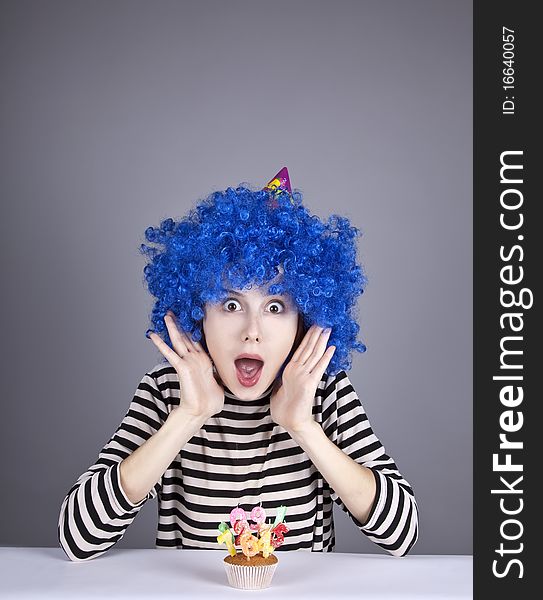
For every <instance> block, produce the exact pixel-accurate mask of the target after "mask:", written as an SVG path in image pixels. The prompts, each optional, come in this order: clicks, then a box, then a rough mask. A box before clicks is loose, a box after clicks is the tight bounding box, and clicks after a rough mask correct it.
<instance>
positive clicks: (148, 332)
mask: <svg viewBox="0 0 543 600" xmlns="http://www.w3.org/2000/svg"><path fill="white" fill-rule="evenodd" d="M151 333H154V331H153V330H152V329H148V330H147V331H146V332H145V337H146V338H147V339H148V340H150V339H151Z"/></svg>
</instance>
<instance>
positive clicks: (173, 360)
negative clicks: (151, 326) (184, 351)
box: [149, 333, 181, 368]
mask: <svg viewBox="0 0 543 600" xmlns="http://www.w3.org/2000/svg"><path fill="white" fill-rule="evenodd" d="M149 339H150V340H151V341H152V342H153V344H154V345H155V346H156V347H157V348H158V349H159V351H160V353H161V354H162V356H164V358H165V359H167V360H168V362H169V363H170V365H172V367H174V368H175V367H177V366H178V365H179V363H180V362H181V359H180V357H179V356H178V355H177V354H176V353H175V352H174V351H173V350H172V349H171V348H170V347H169V346H168V344H166V342H164V340H163V339H162V338H161V337H160V336H158V335H157V334H156V333H150V334H149Z"/></svg>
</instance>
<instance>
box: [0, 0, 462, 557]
mask: <svg viewBox="0 0 543 600" xmlns="http://www.w3.org/2000/svg"><path fill="white" fill-rule="evenodd" d="M0 44H1V48H0V60H1V81H2V84H1V92H0V94H1V107H2V109H1V110H2V114H1V123H2V126H1V127H2V130H1V132H0V133H1V140H2V141H1V152H2V155H1V169H2V173H1V178H0V185H1V186H2V187H1V194H2V236H1V238H2V252H1V256H2V287H3V291H2V295H1V297H2V333H3V338H2V339H3V343H2V362H1V364H2V388H3V399H2V435H1V436H0V440H1V448H0V450H1V454H0V456H1V457H2V472H1V476H2V481H1V484H2V494H1V495H0V503H1V509H0V520H1V537H0V544H2V545H7V546H10V545H11V546H56V545H57V534H56V527H57V519H58V513H59V509H60V504H61V502H62V499H63V497H64V495H65V494H66V493H67V491H68V489H69V488H70V487H71V485H72V484H73V483H74V482H75V480H76V479H77V477H78V476H79V475H80V474H81V473H82V472H83V471H84V470H86V469H87V467H88V466H89V465H90V464H92V463H93V462H94V461H95V460H96V457H97V454H98V452H99V450H100V449H101V447H102V446H103V444H105V443H106V441H107V440H108V439H109V437H110V436H111V435H112V433H113V431H114V430H115V428H116V427H117V425H118V423H119V422H120V421H121V419H122V417H123V416H124V414H125V412H126V410H127V408H128V404H129V402H130V400H131V398H132V395H133V393H134V390H135V388H136V386H137V384H138V382H139V381H140V379H141V377H142V376H143V374H144V373H145V372H146V371H147V370H148V369H149V368H151V367H152V366H154V365H155V364H156V363H157V362H158V361H159V355H158V354H157V352H156V351H155V349H154V347H153V345H152V343H151V342H150V341H149V340H147V339H146V338H145V337H144V332H145V330H146V328H147V325H148V320H147V316H148V312H149V310H150V307H151V298H150V296H148V294H147V292H146V291H145V290H144V288H143V285H142V269H143V266H144V260H143V257H141V256H140V255H139V253H138V246H139V243H140V242H141V241H143V232H144V230H145V228H146V227H147V226H149V225H156V224H158V223H159V222H160V220H161V219H162V218H164V217H167V216H173V217H180V216H182V215H183V214H184V213H186V211H187V210H188V209H189V208H190V207H191V206H193V204H194V203H195V202H196V201H197V200H198V199H199V198H203V197H204V196H206V195H207V194H208V193H210V192H211V191H213V190H216V189H224V188H226V187H228V186H235V185H237V184H238V183H240V182H249V183H251V184H252V185H255V186H263V185H264V184H265V183H266V182H267V181H268V179H269V178H271V177H272V176H273V175H274V174H275V173H276V172H277V171H278V170H279V169H280V168H281V167H282V166H283V165H287V166H288V167H289V171H290V174H291V178H292V184H293V186H295V187H298V188H301V189H302V190H303V192H304V194H305V203H306V205H307V206H308V207H309V208H310V209H311V210H312V211H313V212H314V213H316V214H318V215H319V216H321V217H325V216H327V215H328V214H330V213H332V212H336V213H339V214H343V215H347V216H349V217H350V218H351V219H352V221H353V224H354V225H356V226H357V227H359V229H360V230H361V231H362V233H363V237H362V238H361V240H360V258H361V260H362V262H363V264H364V265H365V269H366V272H367V274H368V277H369V285H368V288H367V291H366V294H364V296H363V297H362V298H361V300H360V303H359V309H360V323H361V327H362V332H361V333H362V339H363V340H364V341H365V342H366V344H367V346H368V351H367V352H366V353H365V354H363V355H359V354H357V355H355V357H354V361H353V369H352V371H350V373H349V376H350V378H351V380H352V382H353V385H354V386H355V389H356V390H357V392H358V394H359V395H360V397H361V399H362V402H363V404H364V406H365V408H366V411H367V412H368V415H369V418H370V421H371V423H372V425H373V427H374V430H375V431H376V433H377V435H378V436H379V437H380V439H381V441H382V442H383V444H384V445H385V447H386V448H387V450H388V452H389V453H390V454H391V455H392V456H394V458H395V459H396V461H397V463H398V466H399V467H400V469H401V471H402V472H403V474H404V475H405V477H406V478H407V479H408V480H409V481H410V482H411V484H412V485H413V487H414V489H415V492H416V495H417V498H418V502H419V508H420V538H419V541H418V543H417V544H416V546H415V547H414V549H413V553H415V554H433V553H443V554H470V553H471V552H472V345H471V331H472V310H471V296H472V268H471V256H472V246H471V243H472V216H471V203H472V190H471V183H472V104H471V101H472V5H471V2H469V1H466V0H464V1H452V0H451V1H448V2H445V1H434V0H419V1H415V0H410V1H402V0H395V1H377V0H375V1H347V0H340V1H338V0H336V1H334V2H331V1H327V2H324V1H301V0H297V1H292V2H285V1H274V2H273V3H272V2H263V1H262V2H254V1H253V2H251V1H228V2H220V1H218V0H217V1H198V2H196V1H194V2H181V1H178V2H173V1H153V2H141V1H130V2H128V1H93V2H90V1H87V2H82V1H52V0H49V1H48V2H39V1H34V2H29V1H16V2H15V1H12V2H3V3H2V18H1V36H0ZM336 508H337V507H335V509H336ZM156 520H157V505H156V501H150V502H148V503H147V504H146V505H145V506H144V507H143V509H142V511H141V512H140V514H139V516H138V517H137V519H136V520H135V522H134V523H133V524H132V525H131V527H130V528H129V530H128V532H127V533H126V535H125V538H124V539H123V540H122V541H121V542H120V543H119V547H153V546H154V537H155V531H156ZM336 526H337V548H336V549H337V550H338V551H342V552H377V553H380V552H382V551H381V550H380V549H379V548H377V547H376V546H374V545H373V544H371V543H370V542H368V541H367V540H366V539H365V538H364V536H363V535H361V534H360V533H359V532H358V530H357V529H356V527H355V526H354V525H353V524H352V523H351V521H350V520H349V519H348V518H347V517H346V516H345V515H344V514H343V513H342V512H341V510H340V509H339V508H338V509H337V510H336Z"/></svg>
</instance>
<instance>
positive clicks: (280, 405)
mask: <svg viewBox="0 0 543 600" xmlns="http://www.w3.org/2000/svg"><path fill="white" fill-rule="evenodd" d="M330 331H331V330H325V329H323V328H322V327H319V326H317V325H312V326H311V327H310V328H309V329H308V330H307V333H306V334H305V336H304V338H303V340H302V341H301V342H300V345H299V346H298V348H297V349H296V352H295V353H294V355H293V356H292V358H291V360H290V362H289V363H288V364H287V365H286V367H285V369H284V371H283V377H282V381H281V382H276V385H275V386H274V390H273V392H272V395H271V399H270V411H271V418H272V419H273V421H274V422H275V423H277V424H278V425H281V426H282V427H284V428H285V429H286V430H287V431H288V432H296V431H300V430H301V429H303V428H305V427H307V425H310V424H311V423H312V422H313V421H314V419H313V402H314V399H315V392H316V391H317V386H318V385H319V381H320V380H321V378H322V376H323V373H324V371H326V367H327V366H328V364H329V363H330V360H331V359H332V356H333V355H334V352H335V350H336V347H335V346H329V347H328V348H327V347H326V343H327V341H328V338H329V337H330Z"/></svg>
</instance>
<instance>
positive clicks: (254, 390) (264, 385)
mask: <svg viewBox="0 0 543 600" xmlns="http://www.w3.org/2000/svg"><path fill="white" fill-rule="evenodd" d="M268 380H269V376H266V374H265V373H264V372H262V373H261V374H260V377H259V379H258V381H257V382H256V383H255V384H254V385H244V384H243V383H241V382H240V381H239V379H238V377H237V374H236V373H234V374H233V376H232V377H228V380H227V382H226V387H227V388H228V389H229V390H230V391H231V392H232V393H233V394H234V396H236V397H237V398H239V399H240V400H256V399H257V398H259V397H260V396H262V394H263V393H264V392H265V391H266V390H267V389H268V387H269V386H270V385H271V383H272V382H271V381H268Z"/></svg>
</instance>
